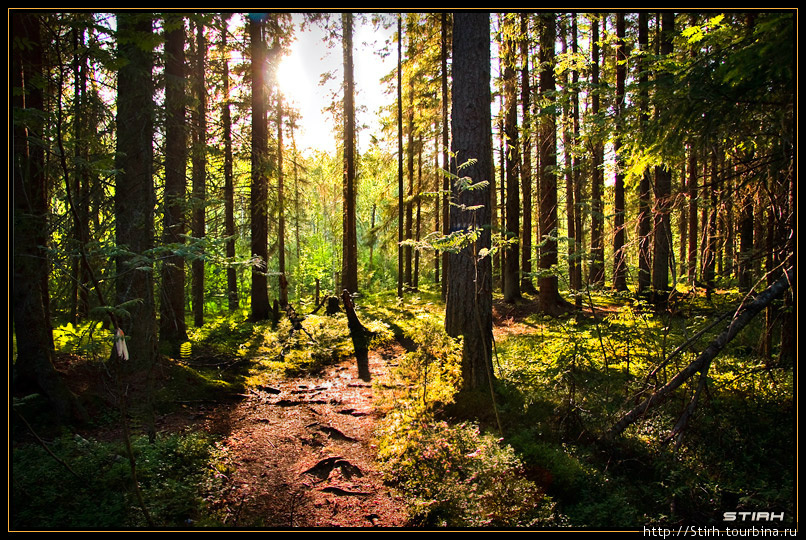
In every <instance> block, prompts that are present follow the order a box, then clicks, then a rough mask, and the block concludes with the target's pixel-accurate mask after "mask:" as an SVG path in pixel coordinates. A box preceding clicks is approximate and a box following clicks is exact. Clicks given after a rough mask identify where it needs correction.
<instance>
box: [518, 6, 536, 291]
mask: <svg viewBox="0 0 806 540" xmlns="http://www.w3.org/2000/svg"><path fill="white" fill-rule="evenodd" d="M520 23H521V28H520V45H521V51H520V52H521V62H522V66H521V111H522V115H523V137H522V145H523V152H522V153H521V198H522V199H523V226H522V227H521V231H522V232H521V291H523V292H527V293H529V294H535V293H536V292H537V291H536V289H535V286H534V284H533V283H532V131H533V130H532V123H533V118H532V89H531V82H530V74H529V16H528V15H527V14H526V13H522V14H521V20H520Z"/></svg>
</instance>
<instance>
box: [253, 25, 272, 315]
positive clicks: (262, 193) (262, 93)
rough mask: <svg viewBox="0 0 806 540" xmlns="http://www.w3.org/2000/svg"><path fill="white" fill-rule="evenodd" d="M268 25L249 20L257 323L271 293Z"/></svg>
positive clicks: (254, 296)
mask: <svg viewBox="0 0 806 540" xmlns="http://www.w3.org/2000/svg"><path fill="white" fill-rule="evenodd" d="M263 27H264V24H263V22H262V21H260V20H259V19H257V18H250V19H249V39H250V51H251V54H252V163H251V166H252V186H251V195H250V201H249V214H250V222H251V228H252V238H251V248H252V257H253V263H252V285H251V296H252V314H251V318H252V320H253V321H264V320H267V319H268V318H269V316H270V311H271V308H270V306H269V291H268V280H267V277H266V275H267V271H268V256H269V248H268V242H269V233H268V134H267V129H268V126H267V123H266V120H267V118H266V113H267V105H266V87H265V85H266V82H265V78H264V77H265V76H264V72H265V69H266V47H265V44H264V41H263V39H264V36H263Z"/></svg>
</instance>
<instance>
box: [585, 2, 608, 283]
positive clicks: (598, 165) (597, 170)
mask: <svg viewBox="0 0 806 540" xmlns="http://www.w3.org/2000/svg"><path fill="white" fill-rule="evenodd" d="M599 17H600V16H599V15H598V14H597V15H594V19H593V20H592V21H591V86H592V88H591V102H592V103H591V115H592V116H593V117H594V118H596V117H597V116H598V115H599V113H600V102H601V96H600V94H601V88H599V71H600V66H599V57H600V50H601V46H600V44H599V24H600V21H599ZM592 137H593V140H592V141H591V146H592V150H593V166H592V171H591V246H590V251H591V262H590V275H589V278H588V282H589V283H590V284H591V285H594V286H601V285H603V284H604V279H605V272H604V208H603V203H602V190H603V187H604V180H603V171H602V166H603V162H604V143H603V141H602V140H601V136H600V135H599V134H596V133H594V134H593V135H592Z"/></svg>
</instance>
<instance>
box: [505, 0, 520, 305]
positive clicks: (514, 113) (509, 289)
mask: <svg viewBox="0 0 806 540" xmlns="http://www.w3.org/2000/svg"><path fill="white" fill-rule="evenodd" d="M503 26H504V30H503V32H502V33H503V43H502V44H501V46H502V63H503V67H504V76H503V84H504V111H503V114H504V139H503V141H502V142H501V144H502V145H503V150H504V168H505V173H504V174H505V183H506V184H505V185H506V222H505V226H506V228H505V231H506V233H505V240H506V242H507V243H506V245H505V246H504V249H503V251H502V254H503V257H504V278H503V279H504V301H505V302H515V301H516V300H518V299H520V298H521V288H520V284H521V280H520V275H519V274H520V264H519V258H518V251H519V250H520V243H519V242H520V185H519V184H520V181H519V176H518V175H519V170H518V169H519V166H518V165H519V162H520V149H519V148H518V145H519V143H518V139H519V137H518V92H517V89H518V82H517V78H516V73H515V62H516V58H517V54H516V50H515V40H514V37H513V35H512V34H513V33H514V31H515V29H514V23H513V21H512V20H511V19H510V15H508V14H505V15H504V21H503Z"/></svg>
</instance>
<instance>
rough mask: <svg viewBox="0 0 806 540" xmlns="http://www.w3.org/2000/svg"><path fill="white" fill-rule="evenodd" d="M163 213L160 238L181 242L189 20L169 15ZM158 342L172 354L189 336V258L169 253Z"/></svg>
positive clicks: (183, 239) (182, 232)
mask: <svg viewBox="0 0 806 540" xmlns="http://www.w3.org/2000/svg"><path fill="white" fill-rule="evenodd" d="M165 32H166V35H165V56H166V58H165V188H164V191H163V193H164V194H163V199H164V207H165V212H164V214H163V220H162V241H163V243H165V244H168V245H170V244H174V245H181V244H184V242H185V238H184V236H185V235H184V233H185V215H184V211H185V189H186V172H185V168H186V166H187V131H186V130H187V127H186V125H185V103H186V102H187V96H186V93H185V92H186V85H185V20H184V18H183V17H182V16H181V15H167V16H166V17H165ZM160 298H161V300H162V301H161V302H160V341H161V342H162V343H164V344H165V345H166V346H167V347H168V348H169V351H170V353H171V354H174V355H176V354H178V353H179V346H180V345H181V344H182V343H183V342H185V341H187V325H186V323H185V258H184V257H183V256H181V255H175V254H172V255H169V256H168V257H166V258H165V260H164V261H163V263H162V290H161V294H160Z"/></svg>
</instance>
